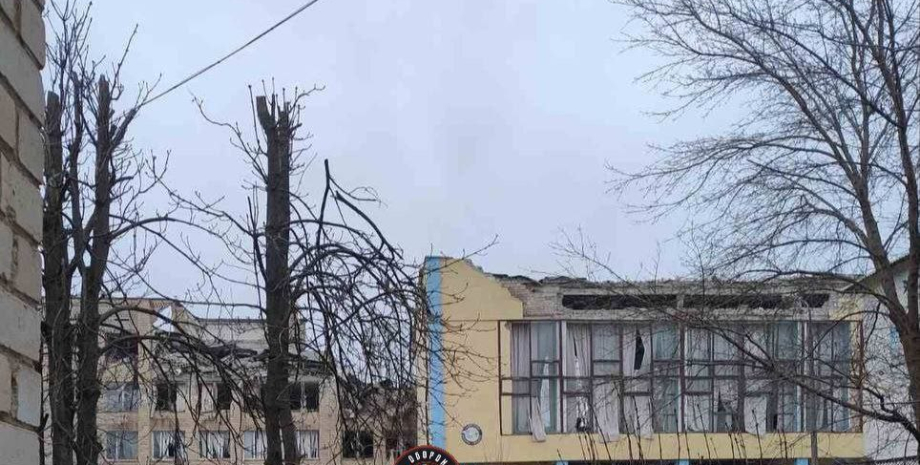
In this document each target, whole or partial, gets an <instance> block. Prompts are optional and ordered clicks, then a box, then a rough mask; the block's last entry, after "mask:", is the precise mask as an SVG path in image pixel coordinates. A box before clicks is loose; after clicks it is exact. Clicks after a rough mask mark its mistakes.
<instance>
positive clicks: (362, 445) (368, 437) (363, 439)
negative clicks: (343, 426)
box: [342, 431, 374, 459]
mask: <svg viewBox="0 0 920 465" xmlns="http://www.w3.org/2000/svg"><path fill="white" fill-rule="evenodd" d="M342 457H344V458H346V459H361V458H373V457H374V435H373V434H371V433H370V432H369V431H345V434H344V435H343V438H342Z"/></svg>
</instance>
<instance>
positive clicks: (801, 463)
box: [793, 458, 808, 465]
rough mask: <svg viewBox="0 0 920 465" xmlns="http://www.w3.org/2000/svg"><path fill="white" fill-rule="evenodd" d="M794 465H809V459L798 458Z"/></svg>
mask: <svg viewBox="0 0 920 465" xmlns="http://www.w3.org/2000/svg"><path fill="white" fill-rule="evenodd" d="M793 465H808V459H802V458H798V459H795V460H794V461H793Z"/></svg>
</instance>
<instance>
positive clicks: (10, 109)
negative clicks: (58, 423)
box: [0, 0, 45, 465]
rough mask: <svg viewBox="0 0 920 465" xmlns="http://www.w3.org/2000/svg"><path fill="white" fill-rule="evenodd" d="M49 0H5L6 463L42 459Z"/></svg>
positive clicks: (1, 260) (1, 194) (0, 401)
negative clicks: (42, 188) (42, 191)
mask: <svg viewBox="0 0 920 465" xmlns="http://www.w3.org/2000/svg"><path fill="white" fill-rule="evenodd" d="M42 9H43V0H0V464H4V465H34V464H37V463H38V462H39V460H38V453H39V447H38V434H37V432H36V427H37V426H38V422H39V405H40V401H41V397H40V396H41V374H40V371H39V362H38V360H39V322H40V319H41V315H40V312H39V299H40V297H41V294H40V287H41V265H40V260H39V256H38V242H39V240H40V239H41V224H42V217H41V210H42V206H41V198H40V197H39V190H38V189H39V183H40V181H41V175H42V164H43V161H44V156H43V151H42V138H41V132H40V126H39V122H40V121H41V119H42V115H43V110H42V105H43V101H44V97H43V91H42V82H41V78H40V76H39V70H40V69H41V68H42V66H43V65H44V60H45V29H44V24H43V22H42Z"/></svg>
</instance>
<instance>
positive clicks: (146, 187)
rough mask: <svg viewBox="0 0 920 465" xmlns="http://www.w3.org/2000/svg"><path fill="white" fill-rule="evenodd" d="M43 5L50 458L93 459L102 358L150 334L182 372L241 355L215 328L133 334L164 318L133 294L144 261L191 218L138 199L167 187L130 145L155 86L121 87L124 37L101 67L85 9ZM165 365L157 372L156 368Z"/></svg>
mask: <svg viewBox="0 0 920 465" xmlns="http://www.w3.org/2000/svg"><path fill="white" fill-rule="evenodd" d="M49 7H50V8H49V12H50V13H49V14H50V15H51V20H50V25H51V36H52V40H51V42H50V44H49V51H48V66H47V67H46V72H47V73H48V82H49V83H50V86H49V87H50V89H51V90H50V91H49V92H48V95H47V98H46V106H45V121H44V144H45V163H44V177H45V189H44V217H43V223H44V224H43V235H42V254H43V261H44V263H45V266H44V270H43V276H42V284H43V292H44V303H45V308H44V321H43V343H44V344H45V348H46V350H45V356H46V359H47V370H46V372H45V380H46V383H47V386H48V390H47V391H48V396H47V405H48V409H49V411H50V412H49V413H50V415H49V419H50V422H48V424H47V426H48V429H49V430H50V440H51V454H50V455H51V462H52V464H53V465H72V464H73V463H76V464H77V465H95V464H97V463H100V452H101V451H102V444H100V441H99V437H100V434H99V428H98V406H99V400H100V392H101V389H102V387H103V383H105V382H106V378H107V373H106V370H104V369H103V368H106V367H107V366H106V365H107V363H108V362H110V359H109V358H108V357H109V356H110V355H111V354H112V353H115V352H118V351H123V350H124V347H125V345H126V344H127V345H131V344H133V345H135V346H137V345H139V344H141V343H145V344H144V345H143V347H146V348H148V349H149V350H148V352H149V353H148V354H147V355H149V356H151V357H153V358H155V359H157V356H158V354H159V352H157V351H155V350H154V349H155V348H156V347H158V346H159V345H162V344H166V345H169V346H181V347H182V348H184V350H185V352H184V353H187V354H189V355H188V356H186V357H184V358H185V359H186V361H185V365H186V372H194V371H195V370H199V369H200V370H214V369H217V370H218V371H220V372H221V373H230V372H233V370H235V369H236V368H235V367H236V366H238V365H237V364H235V363H230V362H228V361H225V360H222V359H221V358H220V357H217V356H215V355H214V354H212V353H211V352H210V347H211V346H213V345H215V344H216V345H219V342H220V341H218V340H215V339H214V338H213V337H211V338H207V337H203V336H202V335H200V334H193V333H190V332H188V331H179V332H177V333H171V334H166V333H154V332H150V331H147V332H139V331H138V330H137V327H135V326H134V325H132V324H129V323H128V322H131V321H134V320H135V319H136V318H137V317H138V316H144V317H146V318H152V319H154V320H163V321H167V322H170V323H171V320H170V319H169V318H168V317H166V316H163V315H160V314H159V313H158V312H157V309H154V308H150V307H149V306H146V305H141V304H139V303H138V302H139V299H137V298H134V297H133V296H130V295H131V294H134V295H144V294H151V293H152V294H155V295H157V291H156V290H155V289H153V288H152V287H151V286H150V285H149V284H150V283H149V277H148V276H147V274H146V265H147V263H148V262H149V260H150V258H151V257H152V255H153V253H154V252H155V251H156V250H157V249H158V248H161V246H162V245H164V244H165V245H166V247H167V248H172V249H173V250H174V251H183V250H184V249H182V248H179V247H175V246H174V244H172V243H171V242H170V238H168V237H166V236H165V232H166V228H167V225H169V224H171V223H179V224H183V225H185V226H188V227H194V224H193V223H191V222H189V221H187V219H183V218H180V217H178V216H177V215H176V212H177V211H178V210H177V208H178V206H175V205H167V206H165V207H163V208H161V209H157V210H154V209H150V208H148V207H147V205H145V203H144V200H145V198H146V197H147V196H148V195H149V194H150V193H154V192H156V191H159V190H161V189H165V184H164V182H163V177H164V174H165V170H166V163H165V162H164V161H163V160H158V159H157V157H155V156H152V155H150V154H149V153H146V152H143V151H141V150H137V149H135V148H134V147H132V146H131V144H130V137H129V132H130V127H131V125H132V124H133V123H134V120H135V117H136V116H137V114H138V109H139V107H140V106H141V105H142V104H143V103H144V102H145V101H147V99H148V98H149V96H150V93H151V91H152V89H153V87H154V86H155V84H154V85H147V84H141V85H139V86H138V90H137V92H136V94H135V95H134V96H131V97H129V94H128V93H126V92H125V86H124V84H123V83H122V81H121V71H122V67H123V66H124V63H125V59H126V57H127V54H128V49H129V48H130V40H129V42H128V44H127V45H126V47H125V52H124V54H123V55H122V56H121V57H120V58H119V59H118V61H115V62H114V63H112V64H111V66H110V67H108V68H107V66H108V65H103V64H102V63H101V62H97V61H93V57H92V56H91V55H90V52H89V46H88V43H87V36H88V33H89V27H90V23H91V15H90V10H89V7H88V6H84V5H83V4H82V3H80V2H77V1H71V0H66V1H59V2H50V3H49ZM131 37H132V39H133V34H132V36H131ZM132 98H133V100H131V99H132ZM165 191H166V192H168V190H165ZM136 354H137V351H135V355H136ZM159 355H162V354H159ZM163 357H165V358H163ZM168 358H169V357H168V354H167V355H162V357H160V358H159V359H157V360H155V361H156V362H157V363H154V364H153V365H154V367H155V368H156V367H159V368H163V367H167V366H169V365H170V363H167V362H168V361H169V360H167V359H168ZM180 358H181V357H180ZM189 360H192V361H194V362H195V363H190V362H189ZM154 372H157V370H154ZM170 372H171V371H170V370H165V371H163V370H159V376H165V375H166V374H168V373H170ZM128 373H129V376H130V377H132V378H133V380H132V381H133V382H134V383H135V384H136V383H137V381H138V377H139V376H147V375H149V374H141V373H139V372H138V367H137V359H136V357H135V359H134V361H133V364H132V365H131V366H130V367H129V371H128ZM151 376H153V375H151ZM221 376H224V375H223V374H222V375H221ZM148 381H149V380H148ZM42 459H43V460H44V459H45V457H44V456H43V457H42Z"/></svg>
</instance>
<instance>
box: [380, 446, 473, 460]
mask: <svg viewBox="0 0 920 465" xmlns="http://www.w3.org/2000/svg"><path fill="white" fill-rule="evenodd" d="M393 465H460V464H458V463H457V459H455V458H454V456H452V455H450V454H449V453H447V451H446V450H444V449H441V448H440V447H435V446H428V445H425V446H417V447H413V448H411V449H409V450H407V451H405V452H403V454H402V455H400V456H399V458H398V459H396V461H395V462H393Z"/></svg>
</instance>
